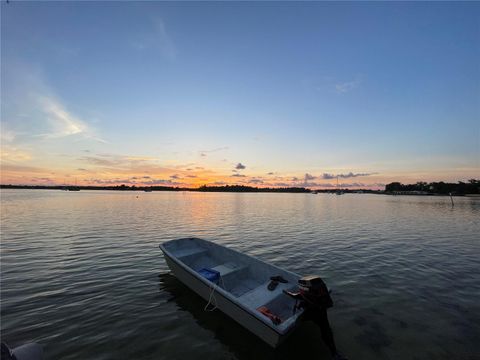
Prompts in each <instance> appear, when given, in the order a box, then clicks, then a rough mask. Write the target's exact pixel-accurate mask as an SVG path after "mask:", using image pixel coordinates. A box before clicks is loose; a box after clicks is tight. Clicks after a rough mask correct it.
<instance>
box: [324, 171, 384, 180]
mask: <svg viewBox="0 0 480 360" xmlns="http://www.w3.org/2000/svg"><path fill="white" fill-rule="evenodd" d="M376 174H378V173H376V172H372V173H356V174H355V173H353V172H349V173H347V174H337V175H334V174H328V173H324V174H323V175H322V179H324V180H331V179H336V178H337V177H339V178H341V179H348V178H354V177H362V176H370V175H376Z"/></svg>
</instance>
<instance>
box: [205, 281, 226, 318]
mask: <svg viewBox="0 0 480 360" xmlns="http://www.w3.org/2000/svg"><path fill="white" fill-rule="evenodd" d="M220 282H221V283H222V286H221V287H223V288H224V289H225V283H224V282H223V278H222V276H220V278H219V280H218V282H217V283H213V286H210V289H211V290H210V296H209V297H208V302H207V305H205V307H204V308H203V310H205V311H214V310H215V309H216V308H217V299H216V298H215V290H216V289H217V287H218V286H219V284H220ZM212 300H213V301H212ZM210 304H212V305H214V306H213V308H209V306H210Z"/></svg>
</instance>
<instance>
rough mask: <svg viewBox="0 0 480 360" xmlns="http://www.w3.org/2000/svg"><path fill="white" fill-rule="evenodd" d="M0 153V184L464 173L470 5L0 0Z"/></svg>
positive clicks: (361, 182)
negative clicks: (39, 0) (34, 0)
mask: <svg viewBox="0 0 480 360" xmlns="http://www.w3.org/2000/svg"><path fill="white" fill-rule="evenodd" d="M0 165H1V174H0V183H2V184H37V185H53V184H58V185H61V184H78V185H120V184H125V185H136V186H141V185H166V186H192V187H197V186H201V185H204V184H206V185H225V184H242V185H250V186H262V187H265V186H272V187H285V186H306V187H309V188H331V187H336V186H341V187H350V188H372V189H377V188H378V189H383V187H384V185H385V184H387V183H390V182H393V181H400V182H402V183H415V182H417V181H427V182H431V181H449V182H457V181H467V180H468V179H472V178H477V179H478V178H480V3H478V2H354V3H350V2H336V3H332V2H300V3H299V2H222V3H220V2H95V1H78V2H73V1H72V2H54V1H52V2H47V1H43V2H19V1H15V0H10V2H9V3H8V4H7V3H6V2H5V1H2V2H1V163H0ZM337 183H338V185H337Z"/></svg>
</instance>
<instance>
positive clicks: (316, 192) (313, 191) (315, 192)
mask: <svg viewBox="0 0 480 360" xmlns="http://www.w3.org/2000/svg"><path fill="white" fill-rule="evenodd" d="M310 192H311V193H312V194H314V195H317V194H318V191H317V190H312V191H310Z"/></svg>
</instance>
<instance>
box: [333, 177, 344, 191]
mask: <svg viewBox="0 0 480 360" xmlns="http://www.w3.org/2000/svg"><path fill="white" fill-rule="evenodd" d="M335 194H337V195H343V190H340V189H339V188H338V175H337V190H336V191H335Z"/></svg>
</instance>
